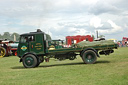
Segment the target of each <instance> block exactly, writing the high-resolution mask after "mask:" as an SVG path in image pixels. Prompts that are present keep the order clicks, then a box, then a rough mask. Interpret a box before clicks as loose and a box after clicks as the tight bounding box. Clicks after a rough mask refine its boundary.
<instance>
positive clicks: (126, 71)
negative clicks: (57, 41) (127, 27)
mask: <svg viewBox="0 0 128 85" xmlns="http://www.w3.org/2000/svg"><path fill="white" fill-rule="evenodd" d="M0 85H128V48H119V49H118V50H115V52H114V53H113V54H111V55H109V56H101V57H100V58H98V59H97V62H96V64H83V61H82V59H81V58H80V57H79V56H78V57H77V59H76V60H73V61H70V60H65V61H57V60H54V59H51V60H50V62H44V63H41V64H40V66H39V67H38V68H30V69H28V68H27V69H26V68H24V67H23V65H22V63H19V58H18V57H16V56H10V57H4V58H0Z"/></svg>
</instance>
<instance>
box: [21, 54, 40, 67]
mask: <svg viewBox="0 0 128 85" xmlns="http://www.w3.org/2000/svg"><path fill="white" fill-rule="evenodd" d="M22 62H23V66H24V67H25V68H34V67H36V66H37V64H38V60H37V58H36V56H34V55H32V54H27V55H25V56H24V57H23V61H22Z"/></svg>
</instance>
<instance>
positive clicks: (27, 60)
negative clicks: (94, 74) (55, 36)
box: [17, 31, 118, 68]
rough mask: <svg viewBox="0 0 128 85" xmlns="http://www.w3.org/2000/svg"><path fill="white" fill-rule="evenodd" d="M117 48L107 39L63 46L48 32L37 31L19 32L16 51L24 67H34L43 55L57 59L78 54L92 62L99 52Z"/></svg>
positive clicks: (69, 57) (88, 62)
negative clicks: (56, 42) (54, 40)
mask: <svg viewBox="0 0 128 85" xmlns="http://www.w3.org/2000/svg"><path fill="white" fill-rule="evenodd" d="M59 41H60V40H59ZM117 48H118V45H117V44H116V43H114V42H113V41H107V40H103V41H93V42H89V41H82V42H80V43H78V44H73V45H72V46H71V47H70V48H64V47H63V46H62V45H59V44H55V43H53V41H52V40H51V37H50V36H49V35H48V34H46V33H44V32H42V31H39V32H30V33H25V34H21V35H20V41H19V45H18V50H17V53H18V57H19V58H20V62H22V63H23V66H24V67H25V68H34V67H38V66H39V64H40V63H42V62H43V61H44V56H47V57H46V58H56V59H59V60H63V59H69V60H74V59H75V58H76V56H77V55H80V57H81V58H82V60H83V62H84V63H85V64H93V63H95V62H96V60H97V57H100V56H99V54H100V55H109V54H110V53H113V52H114V50H113V49H117Z"/></svg>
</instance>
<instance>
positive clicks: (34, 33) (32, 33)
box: [20, 32, 46, 36]
mask: <svg viewBox="0 0 128 85" xmlns="http://www.w3.org/2000/svg"><path fill="white" fill-rule="evenodd" d="M36 34H46V33H44V32H30V33H24V34H21V35H20V36H24V35H26V36H27V35H36Z"/></svg>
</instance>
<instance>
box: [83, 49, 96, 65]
mask: <svg viewBox="0 0 128 85" xmlns="http://www.w3.org/2000/svg"><path fill="white" fill-rule="evenodd" d="M82 59H83V61H84V63H85V64H93V63H95V62H96V60H97V55H96V53H95V52H94V51H92V50H87V51H85V52H84V53H83V55H82Z"/></svg>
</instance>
